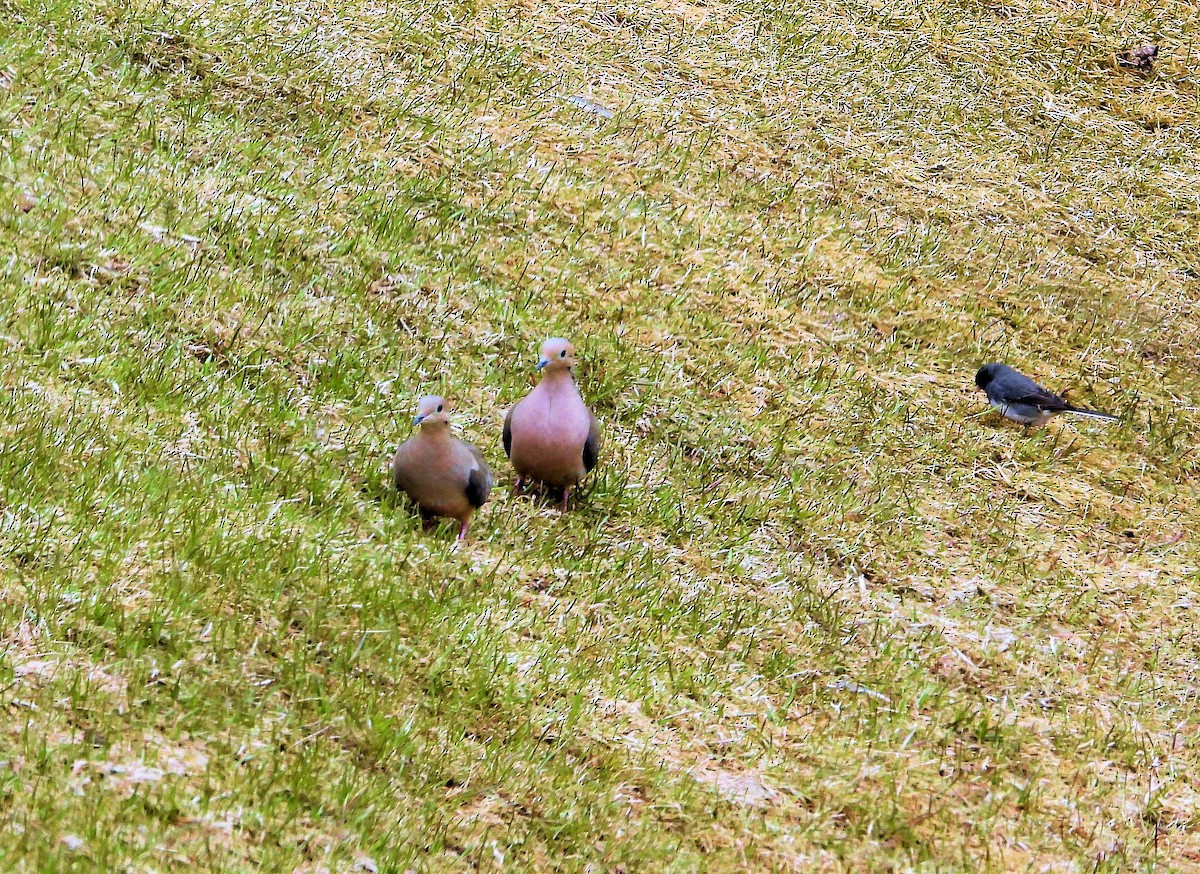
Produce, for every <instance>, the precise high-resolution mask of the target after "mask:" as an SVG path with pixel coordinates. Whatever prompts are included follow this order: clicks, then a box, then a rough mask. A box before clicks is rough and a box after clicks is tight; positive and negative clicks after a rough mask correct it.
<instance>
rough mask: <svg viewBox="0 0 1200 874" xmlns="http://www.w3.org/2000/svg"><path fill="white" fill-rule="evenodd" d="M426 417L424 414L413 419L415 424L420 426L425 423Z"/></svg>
mask: <svg viewBox="0 0 1200 874" xmlns="http://www.w3.org/2000/svg"><path fill="white" fill-rule="evenodd" d="M425 416H426V414H425V413H422V414H421V415H419V416H417V417H416V418H415V419H413V424H414V425H420V424H421V423H422V422H424V421H425Z"/></svg>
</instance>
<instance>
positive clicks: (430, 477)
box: [392, 395, 492, 540]
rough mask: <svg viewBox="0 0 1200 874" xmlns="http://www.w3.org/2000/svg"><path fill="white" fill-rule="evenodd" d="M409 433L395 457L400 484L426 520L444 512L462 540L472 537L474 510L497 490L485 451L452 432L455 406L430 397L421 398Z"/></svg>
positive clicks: (395, 467)
mask: <svg viewBox="0 0 1200 874" xmlns="http://www.w3.org/2000/svg"><path fill="white" fill-rule="evenodd" d="M414 424H416V425H419V426H420V430H419V431H418V432H417V433H416V434H414V435H413V436H412V437H409V438H408V439H407V440H405V441H404V443H402V444H401V446H400V448H399V449H397V450H396V455H395V456H394V457H393V458H392V478H393V479H394V480H395V482H396V488H397V489H399V490H400V491H402V492H404V493H405V494H406V495H408V497H409V499H410V500H412V502H413V503H414V504H416V505H417V507H418V508H419V509H420V511H421V515H422V516H423V517H425V518H426V519H429V518H430V517H433V516H444V517H446V518H449V519H456V520H458V523H459V526H460V527H459V529H458V539H459V540H465V539H466V537H467V525H468V524H469V523H470V521H471V514H472V513H474V512H475V511H476V510H478V509H479V508H480V507H482V506H483V504H484V502H485V501H487V499H488V494H489V493H490V492H491V490H492V471H491V468H489V467H488V463H487V462H486V461H485V460H484V458H483V455H482V453H480V451H479V450H478V449H476V448H475V447H474V446H472V445H471V444H470V443H466V442H464V441H462V440H459V439H458V438H457V437H455V436H454V435H453V434H451V433H450V405H449V404H448V403H446V399H445V398H441V397H438V396H437V395H426V396H425V397H423V398H421V399H420V400H419V401H418V402H417V418H416V419H415V420H414Z"/></svg>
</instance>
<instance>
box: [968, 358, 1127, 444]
mask: <svg viewBox="0 0 1200 874" xmlns="http://www.w3.org/2000/svg"><path fill="white" fill-rule="evenodd" d="M975 384H976V385H977V386H979V387H980V388H981V389H983V390H984V391H985V392H986V393H987V399H988V403H990V404H991V405H992V407H993V408H994V409H995V410H996V411H997V412H999V413H1000V415H1002V416H1004V418H1006V419H1011V420H1012V421H1014V422H1020V423H1021V424H1022V425H1024V426H1025V427H1026V428H1028V427H1031V426H1032V427H1037V426H1038V425H1042V424H1045V423H1046V421H1048V420H1049V419H1050V418H1051V417H1053V416H1057V415H1058V414H1059V413H1071V414H1073V415H1076V416H1087V417H1089V418H1092V419H1104V420H1105V421H1108V422H1116V421H1118V419H1117V417H1116V416H1110V415H1109V414H1108V413H1098V412H1096V411H1095V410H1084V409H1080V408H1079V407H1074V406H1071V405H1070V404H1069V403H1067V401H1066V399H1065V398H1063V397H1062V396H1061V395H1056V394H1055V393H1054V392H1052V391H1048V390H1046V389H1044V388H1042V387H1041V386H1040V385H1038V384H1037V383H1036V382H1034V381H1033V380H1032V379H1030V378H1029V377H1028V376H1025V375H1024V374H1023V373H1018V372H1017V371H1015V370H1013V369H1012V368H1011V367H1009V366H1008V365H1007V364H985V365H984V366H983V367H981V368H979V371H978V372H977V373H976V374H975Z"/></svg>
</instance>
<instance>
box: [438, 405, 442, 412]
mask: <svg viewBox="0 0 1200 874" xmlns="http://www.w3.org/2000/svg"><path fill="white" fill-rule="evenodd" d="M437 411H438V412H439V413H440V412H441V411H442V405H441V404H438V408H437Z"/></svg>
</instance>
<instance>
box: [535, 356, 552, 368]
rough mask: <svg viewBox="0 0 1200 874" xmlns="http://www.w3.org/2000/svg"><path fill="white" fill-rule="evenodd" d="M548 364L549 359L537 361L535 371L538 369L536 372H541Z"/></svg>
mask: <svg viewBox="0 0 1200 874" xmlns="http://www.w3.org/2000/svg"><path fill="white" fill-rule="evenodd" d="M549 363H550V359H549V358H543V359H542V360H541V361H539V362H538V366H537V369H538V370H541V369H542V368H543V367H545V366H546V365H548V364H549Z"/></svg>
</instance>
